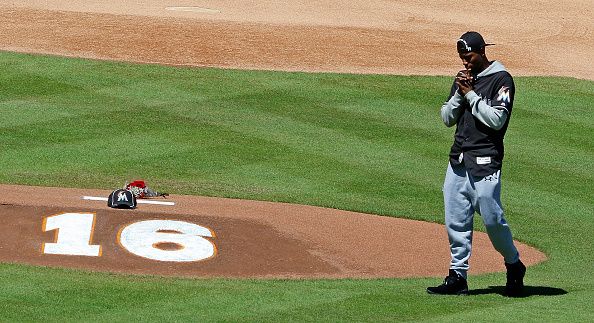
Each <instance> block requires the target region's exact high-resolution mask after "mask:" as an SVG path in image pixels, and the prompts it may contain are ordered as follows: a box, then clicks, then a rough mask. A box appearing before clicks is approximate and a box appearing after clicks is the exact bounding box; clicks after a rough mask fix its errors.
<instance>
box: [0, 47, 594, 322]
mask: <svg viewBox="0 0 594 323" xmlns="http://www.w3.org/2000/svg"><path fill="white" fill-rule="evenodd" d="M504 63H505V62H504ZM512 73H513V71H512ZM515 80H516V87H517V96H516V101H515V105H514V112H513V116H512V119H511V123H510V126H509V129H508V133H507V136H506V160H505V162H504V169H503V203H504V206H505V208H506V212H507V213H506V214H507V215H506V216H507V219H508V222H510V224H511V228H512V230H513V233H514V237H515V238H516V239H518V240H521V241H523V242H526V243H528V244H530V245H532V246H535V247H537V248H539V249H540V250H542V251H544V252H545V253H546V254H547V255H548V257H549V260H548V261H547V262H545V263H543V264H540V265H537V266H535V267H531V268H529V271H528V275H527V278H526V284H527V285H528V288H527V295H526V297H522V298H517V299H509V298H505V297H502V296H501V295H500V292H501V290H502V286H503V284H504V282H505V273H496V274H488V275H480V276H471V277H470V280H469V284H470V288H471V293H472V294H473V295H472V296H470V297H439V296H438V297H436V296H431V295H427V294H426V293H425V287H427V286H429V285H433V284H438V283H440V281H441V279H443V277H434V278H418V279H377V280H373V279H361V280H357V279H348V280H239V279H238V280H234V279H178V278H163V277H148V276H126V275H112V274H104V273H88V272H83V271H75V270H67V269H49V268H40V267H32V266H24V265H15V264H1V265H0V277H2V290H3V292H2V293H0V300H1V302H0V320H3V321H32V320H39V319H44V320H47V321H64V320H65V321H72V320H75V321H81V320H82V321H129V320H136V321H139V320H148V321H180V320H183V321H201V320H206V321H260V322H261V321H395V320H399V321H403V320H413V321H458V320H473V321H592V320H594V312H592V311H591V304H593V303H594V275H593V273H594V235H593V234H592V232H594V186H593V183H594V140H593V138H594V137H593V133H594V113H593V112H594V83H593V82H591V81H583V80H576V79H568V78H553V77H530V78H527V77H519V76H517V77H516V78H515ZM451 81H452V80H451V78H450V77H417V76H387V75H384V76H382V75H345V74H323V73H320V74H307V73H283V72H260V71H236V70H220V69H202V68H176V67H164V66H155V65H140V64H126V63H114V62H104V61H91V60H81V59H66V58H57V57H49V56H36V55H24V54H15V53H7V52H4V53H0V111H1V112H2V113H1V115H0V146H1V147H2V149H1V152H0V182H1V183H7V184H23V185H40V186H61V187H78V188H85V187H86V188H104V189H113V188H118V187H120V186H121V185H123V183H124V181H126V180H130V179H137V178H143V179H145V180H147V181H148V182H149V185H151V184H152V186H154V188H156V189H158V190H163V191H168V192H170V193H175V194H192V195H207V196H220V197H234V198H243V199H254V200H268V201H283V202H291V203H299V204H310V205H318V206H324V207H332V208H339V209H346V210H354V211H360V212H367V213H373V214H380V215H385V216H395V217H405V218H411V219H418V220H424V221H431V222H439V223H442V222H443V215H442V213H443V211H442V204H443V203H442V197H441V185H442V182H443V175H444V172H445V166H446V163H447V154H448V152H449V147H450V145H451V142H452V135H453V131H454V129H453V128H446V127H445V126H443V123H442V122H441V120H440V117H439V107H440V106H441V104H442V103H443V101H444V100H445V99H446V96H447V93H448V91H449V88H450V85H451ZM0 216H1V215H0ZM475 222H476V225H475V226H476V228H477V229H478V230H483V228H482V224H481V223H480V218H478V217H477V218H476V221H475ZM421 238H422V237H421ZM444 239H445V237H444ZM444 243H446V241H445V240H444ZM394 247H395V248H396V247H397V246H394ZM420 256H422V255H420ZM446 273H447V268H444V276H445V274H446Z"/></svg>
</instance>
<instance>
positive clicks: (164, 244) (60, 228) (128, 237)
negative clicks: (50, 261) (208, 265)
mask: <svg viewBox="0 0 594 323" xmlns="http://www.w3.org/2000/svg"><path fill="white" fill-rule="evenodd" d="M94 228H95V214H93V213H63V214H58V215H54V216H50V217H47V218H45V219H44V220H43V231H44V232H45V231H52V230H57V232H56V238H55V242H54V243H43V245H42V247H41V249H42V253H44V254H56V255H75V256H92V257H98V256H101V246H100V245H93V244H91V240H92V237H93V231H94ZM203 237H214V233H213V232H212V231H210V230H209V229H207V228H205V227H202V226H199V225H197V224H194V223H189V222H184V221H173V220H148V221H140V222H135V223H132V224H129V225H127V226H125V227H124V228H122V229H121V230H120V232H119V233H118V238H117V239H118V242H119V243H120V245H121V246H122V247H123V248H124V249H126V250H127V251H129V252H130V253H132V254H135V255H137V256H140V257H143V258H148V259H152V260H157V261H174V262H190V261H199V260H204V259H207V258H210V257H213V256H214V255H215V254H216V247H215V245H214V244H213V243H212V242H210V241H209V240H207V239H205V238H203Z"/></svg>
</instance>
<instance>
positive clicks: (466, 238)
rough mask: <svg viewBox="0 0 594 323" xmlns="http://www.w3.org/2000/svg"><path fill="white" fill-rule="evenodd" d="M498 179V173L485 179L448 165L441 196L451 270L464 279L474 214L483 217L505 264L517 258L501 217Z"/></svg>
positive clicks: (463, 168)
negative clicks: (450, 257) (442, 198)
mask: <svg viewBox="0 0 594 323" xmlns="http://www.w3.org/2000/svg"><path fill="white" fill-rule="evenodd" d="M500 176H501V171H497V172H496V173H494V174H492V175H489V176H486V177H474V176H472V175H470V174H469V173H468V171H467V170H466V168H465V167H464V166H463V165H461V166H455V167H452V165H451V164H449V163H448V169H447V172H446V177H445V181H444V185H443V197H444V206H445V224H446V229H447V232H448V238H449V241H450V252H451V255H452V261H451V263H450V269H453V270H455V271H456V272H458V273H459V274H460V275H462V276H463V277H464V278H466V277H467V271H468V268H469V265H468V259H469V258H470V254H471V250H472V226H473V219H474V212H475V211H476V212H477V213H478V214H479V215H480V216H481V217H482V219H483V223H484V224H485V228H486V230H487V234H488V235H489V238H490V239H491V243H492V244H493V247H495V249H496V250H497V251H498V252H499V253H500V254H501V255H502V256H503V259H504V261H505V262H506V263H510V264H511V263H515V262H517V261H518V260H519V259H520V255H519V254H518V250H517V249H516V247H515V246H514V242H513V239H512V234H511V231H510V229H509V226H508V225H507V222H505V218H504V217H503V208H502V207H501V199H500V196H501V177H500Z"/></svg>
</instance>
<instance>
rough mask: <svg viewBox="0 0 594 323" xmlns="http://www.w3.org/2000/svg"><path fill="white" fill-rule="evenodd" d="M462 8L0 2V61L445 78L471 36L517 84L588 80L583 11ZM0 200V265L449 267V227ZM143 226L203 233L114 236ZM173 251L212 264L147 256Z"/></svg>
mask: <svg viewBox="0 0 594 323" xmlns="http://www.w3.org/2000/svg"><path fill="white" fill-rule="evenodd" d="M474 4H475V5H476V8H480V9H477V10H474V11H472V12H470V13H469V12H468V11H467V9H465V8H464V7H465V6H451V2H449V1H445V0H439V1H432V2H430V3H427V2H421V1H419V0H409V1H390V2H388V1H382V0H371V1H365V2H357V1H338V0H324V1H315V2H313V1H305V0H297V1H280V0H267V1H256V2H254V1H247V0H238V1H232V2H231V1H220V0H207V1H190V0H184V1H176V2H171V1H164V0H148V1H139V2H130V1H127V2H123V1H115V0H102V1H99V0H69V1H66V0H56V1H24V0H16V1H15V0H11V1H7V0H0V19H1V21H2V24H0V50H7V51H18V52H29V53H46V54H55V55H63V56H72V57H86V58H94V59H107V60H123V61H133V62H142V63H157V64H171V65H188V66H212V67H223V68H240V69H264V70H286V71H311V72H348V73H382V74H415V75H428V74H431V75H435V74H439V75H453V74H454V73H455V71H457V70H458V69H460V67H461V66H460V63H459V59H458V58H457V56H456V54H455V50H454V42H455V40H456V39H457V37H458V36H459V35H460V34H461V33H462V32H464V31H466V30H478V31H480V32H482V33H483V34H484V35H485V37H486V38H487V41H488V42H494V43H496V44H497V45H496V46H493V47H490V48H489V50H488V53H489V57H490V58H492V59H501V60H502V61H503V63H504V64H505V65H506V67H507V68H508V69H509V70H510V71H511V72H512V74H514V75H518V76H519V75H558V76H570V77H576V78H583V79H589V80H593V79H594V67H593V66H592V64H588V62H591V61H594V53H593V51H592V50H591V49H592V48H593V47H594V46H593V45H594V44H593V41H594V39H593V38H592V37H591V36H590V35H591V34H592V31H593V30H594V28H593V27H594V21H593V20H592V19H591V17H592V16H593V12H592V10H593V9H592V8H591V1H590V0H581V1H580V0H577V1H572V3H571V5H567V4H566V3H562V2H557V1H552V0H547V1H523V2H521V3H520V2H517V1H508V0H505V1H500V2H496V3H492V2H490V1H482V0H481V1H475V2H474ZM0 191H1V192H2V194H1V195H0V196H1V197H0V214H1V215H2V216H1V217H0V228H2V230H3V231H2V234H0V237H1V238H0V261H3V262H19V263H30V264H37V265H47V266H66V267H76V268H85V269H92V270H105V271H113V272H131V273H149V274H162V275H171V274H173V275H182V276H201V277H284V278H306V277H329V278H344V277H369V278H371V277H417V276H442V275H443V274H444V271H445V269H447V263H448V250H447V243H446V235H445V230H444V228H443V226H440V225H437V224H431V223H425V222H419V221H410V220H403V219H396V218H387V217H379V216H373V215H368V214H360V213H354V212H346V211H339V210H332V209H323V208H316V207H311V206H300V205H289V204H278V203H269V202H255V201H241V200H231V199H217V198H205V197H190V196H172V197H171V199H169V200H170V201H174V202H175V203H176V204H175V206H163V205H144V204H143V205H140V206H139V208H138V209H137V210H134V211H129V210H114V209H110V208H107V207H106V206H105V205H104V203H103V202H100V201H87V200H83V199H82V196H84V195H96V196H105V197H106V196H107V194H108V193H109V192H106V191H100V190H96V191H92V192H89V191H87V190H84V191H83V190H76V189H58V188H38V187H24V186H11V185H0ZM32 196H35V198H34V199H32V198H31V197H32ZM69 214H75V215H77V217H78V218H83V219H88V220H89V221H91V222H88V223H87V222H81V223H79V225H80V228H87V227H86V226H85V225H87V224H88V225H89V227H88V230H89V232H88V233H89V237H87V238H88V239H87V240H84V239H86V238H85V237H84V236H73V237H71V236H69V235H67V234H66V232H73V231H71V229H69V228H71V227H70V225H72V224H71V223H69V222H68V221H66V219H71V218H67V215H69ZM145 219H151V220H159V221H161V222H159V223H160V225H169V224H172V223H183V224H184V225H185V227H184V228H186V229H187V230H189V231H191V230H194V229H195V230H198V231H200V230H201V229H204V230H206V231H203V232H206V233H204V234H208V232H210V233H212V234H211V236H200V237H197V238H192V239H194V240H191V239H190V238H188V239H190V240H184V241H183V242H179V243H174V242H167V241H166V242H155V243H153V244H152V245H148V246H142V245H140V246H136V247H137V248H142V247H146V248H145V249H143V250H144V251H138V250H137V251H136V253H135V252H131V251H130V250H131V249H133V248H136V247H132V246H131V245H126V244H125V242H124V241H126V239H125V237H124V236H125V232H126V229H128V228H131V227H135V225H136V224H138V223H143V221H144V220H145ZM50 221H53V222H52V223H50ZM176 221H177V222H176ZM52 225H53V226H52ZM91 225H92V226H91ZM52 228H53V229H52ZM56 228H60V229H59V230H58V229H56ZM77 228H79V227H77ZM186 229H183V230H186ZM69 230H70V231H69ZM143 230H145V231H142V230H139V231H135V233H134V232H133V233H132V234H130V237H132V238H131V239H132V240H134V238H138V237H139V236H141V237H143V238H145V239H148V238H150V239H153V238H155V236H159V235H161V236H164V237H167V238H166V239H173V237H174V235H180V236H184V237H186V238H187V235H188V234H186V233H184V232H180V231H179V230H177V231H176V230H169V229H167V228H165V227H164V228H162V229H155V228H153V231H151V230H149V229H146V228H145V229H143ZM180 230H181V229H180ZM183 230H182V231H183ZM83 231H84V230H83ZM189 231H188V232H189ZM68 239H71V240H72V241H68ZM150 239H149V240H150ZM155 239H156V238H155ZM474 239H475V242H474V250H473V258H472V270H471V273H474V274H476V273H484V272H493V271H504V270H505V268H504V267H503V264H502V262H501V257H500V256H499V255H498V254H497V253H496V252H495V251H494V250H493V248H492V247H491V245H490V243H489V241H488V238H487V236H486V235H485V234H483V233H478V232H477V233H476V234H475V237H474ZM140 240H142V239H140ZM190 241H192V242H190ZM185 244H188V245H190V244H195V245H196V246H197V248H203V249H200V250H202V251H201V252H204V254H205V255H206V256H208V257H206V258H205V259H202V260H198V261H191V262H167V261H157V260H154V259H151V258H150V257H152V256H155V255H156V254H158V250H162V251H168V250H169V251H176V250H177V251H179V250H183V249H184V247H185V246H186V245H185ZM64 246H66V248H65V249H60V248H63V247H64ZM73 246H77V247H83V249H84V252H96V253H97V255H96V256H88V255H85V256H82V255H72V254H69V253H79V252H83V251H80V250H74V249H73V248H74V247H73ZM52 248H53V249H52ZM69 248H70V249H69ZM519 249H520V251H521V253H522V258H523V260H524V262H526V263H527V264H528V265H531V264H535V263H538V262H541V261H543V260H544V259H545V256H544V255H543V254H542V253H541V252H539V251H537V250H535V249H533V248H529V247H527V246H525V245H522V244H519ZM51 250H54V252H56V253H54V254H50V253H48V252H50V251H51ZM56 250H57V251H56ZM139 250H140V249H139ZM143 252H144V253H145V254H144V256H139V255H138V254H139V253H141V254H142V253H143ZM151 252H154V254H153V253H151ZM208 252H210V254H209V253H208ZM60 253H62V254H60ZM165 253H167V252H165ZM173 253H174V254H176V253H175V252H173ZM180 253H181V251H180ZM147 255H148V258H147V257H146V256H147ZM155 257H156V256H155Z"/></svg>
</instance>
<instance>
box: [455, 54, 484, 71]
mask: <svg viewBox="0 0 594 323" xmlns="http://www.w3.org/2000/svg"><path fill="white" fill-rule="evenodd" d="M459 55H460V59H461V60H462V64H463V65H464V68H466V69H467V70H471V71H472V72H473V73H475V74H478V73H480V72H482V71H483V69H484V65H485V62H484V59H483V56H482V55H481V53H477V52H466V53H459Z"/></svg>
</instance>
